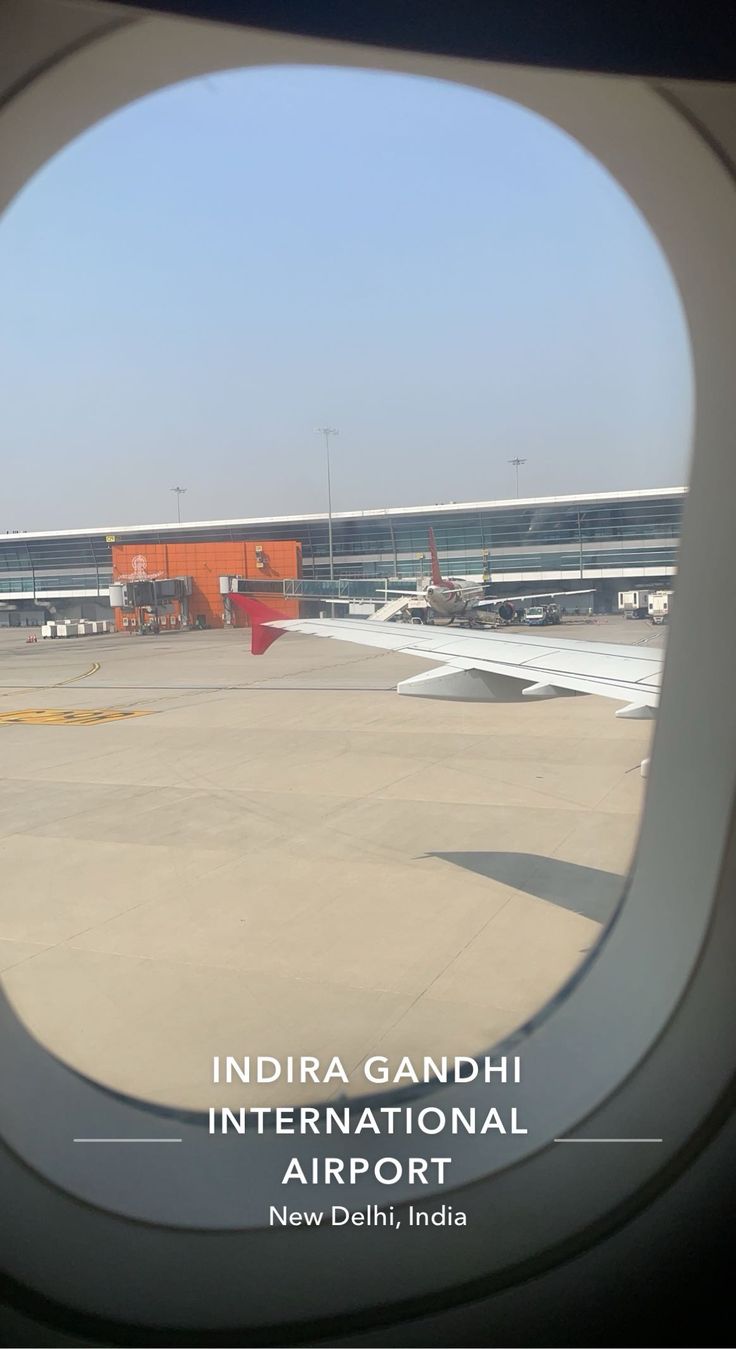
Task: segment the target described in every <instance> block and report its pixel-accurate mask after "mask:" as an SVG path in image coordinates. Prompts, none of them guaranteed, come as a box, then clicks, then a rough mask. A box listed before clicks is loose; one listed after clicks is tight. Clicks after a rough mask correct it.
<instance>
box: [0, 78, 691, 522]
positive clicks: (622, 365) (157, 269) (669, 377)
mask: <svg viewBox="0 0 736 1349" xmlns="http://www.w3.org/2000/svg"><path fill="white" fill-rule="evenodd" d="M0 284H1V285H2V290H3V295H4V305H3V316H2V320H0V332H1V333H2V353H3V358H2V365H1V368H2V384H1V386H0V387H1V388H2V402H3V411H4V440H5V447H6V459H7V461H8V467H7V469H6V473H5V479H4V484H3V485H4V489H5V490H4V494H3V511H2V514H0V532H4V531H8V532H12V531H15V530H18V531H22V532H35V531H40V530H54V529H65V528H66V529H75V528H85V527H88V526H89V527H94V526H95V524H96V523H97V522H100V521H102V522H103V523H104V522H105V521H108V522H109V523H110V525H117V526H121V525H122V524H124V523H131V524H137V523H140V524H144V523H146V524H147V523H164V522H173V521H175V520H176V502H175V500H174V496H173V494H172V493H171V490H170V489H171V488H172V487H173V486H175V485H180V486H183V487H186V488H187V492H186V495H185V496H184V497H183V498H182V516H183V520H184V521H186V520H187V519H188V520H191V521H192V522H194V521H198V520H210V519H237V518H252V517H268V516H281V515H301V514H312V513H317V512H321V513H323V512H324V511H325V510H326V485H325V471H324V447H323V443H322V441H321V438H320V437H319V436H318V435H317V434H316V432H315V429H314V428H315V427H318V426H321V425H330V426H334V427H337V428H338V429H339V435H338V436H336V437H334V438H333V439H332V442H331V459H332V489H333V509H334V510H335V511H336V512H337V511H358V510H368V509H386V508H400V507H402V506H409V505H411V506H418V505H427V506H431V505H433V504H436V503H443V504H447V503H449V502H451V501H455V502H458V503H461V502H472V501H484V500H485V501H489V500H513V499H515V495H516V490H515V481H514V469H513V467H512V466H511V465H510V464H509V463H508V460H510V459H512V458H514V457H516V456H518V457H520V458H524V459H526V460H527V462H526V463H525V464H524V465H523V466H522V467H521V470H520V484H519V495H520V498H522V499H524V498H528V499H535V498H538V497H545V496H558V495H568V494H578V493H590V492H608V491H625V490H637V489H641V490H645V489H652V488H656V487H668V486H673V487H677V486H681V485H683V484H684V483H686V481H687V477H688V471H687V466H688V457H689V443H690V435H691V423H692V415H693V391H692V372H691V368H690V357H689V348H688V340H687V334H686V329H685V323H684V319H683V315H682V311H681V307H680V302H679V298H678V296H677V293H676V290H675V286H674V283H673V281H672V278H671V275H670V273H669V269H668V267H667V264H666V261H665V260H664V258H663V256H662V253H661V250H660V248H659V246H658V244H657V243H656V241H655V240H654V238H653V236H652V235H651V233H650V231H649V230H648V227H647V226H646V224H645V223H644V221H643V220H642V218H641V217H640V215H639V213H638V211H637V210H636V208H635V207H634V206H633V205H632V204H631V202H630V201H629V200H628V198H627V197H626V196H625V194H624V193H623V191H622V190H621V189H620V188H619V187H618V186H617V185H616V184H615V182H614V181H613V180H612V179H611V177H610V176H609V175H608V174H607V172H606V171H605V170H604V169H603V168H601V166H600V165H599V164H597V162H596V161H595V160H593V159H592V158H591V156H590V155H589V154H588V153H587V152H586V151H584V150H583V149H582V148H581V147H580V146H579V145H578V144H577V143H576V142H574V141H573V140H571V139H570V138H569V137H568V136H566V135H564V134H563V133H562V132H560V131H558V130H557V129H556V128H555V127H553V126H551V125H550V124H548V123H546V122H545V121H544V120H543V119H541V118H539V117H538V116H536V115H534V114H532V113H530V112H528V111H526V110H524V109H522V108H519V107H517V106H516V105H514V104H512V103H510V102H508V101H507V100H504V99H501V98H496V97H491V96H489V95H486V94H483V93H480V92H478V91H475V90H470V89H466V88H464V87H461V86H455V85H451V84H449V83H443V82H440V81H435V80H423V79H419V78H416V77H404V76H398V75H389V74H386V73H375V72H367V71H358V70H355V71H350V70H333V69H329V70H327V69H314V68H274V69H261V70H252V71H234V72H231V73H228V74H225V75H217V76H213V77H208V78H207V79H206V80H201V79H199V80H195V81H190V82H187V83H186V84H182V85H178V86H175V87H173V88H171V89H168V90H164V91H161V92H160V93H157V94H155V95H153V96H151V97H149V98H146V99H142V100H140V101H139V102H137V103H135V104H133V105H132V106H131V107H129V108H127V109H124V110H122V111H121V112H119V113H116V114H115V115H114V116H112V117H110V118H108V119H106V120H105V121H104V122H102V123H101V124H99V125H98V126H97V127H94V128H92V129H91V130H90V131H88V132H87V133H85V134H84V135H83V136H81V137H80V138H78V139H77V140H76V141H74V142H73V143H72V144H71V145H70V146H68V147H67V148H66V149H65V150H64V151H63V152H62V153H61V154H60V155H58V156H56V157H55V158H54V159H53V160H52V161H51V162H50V163H49V164H48V165H47V166H46V167H45V168H44V169H43V170H41V171H40V172H39V173H38V174H37V175H36V176H35V178H34V179H33V180H32V181H31V182H30V183H29V184H28V185H27V186H26V188H25V189H24V191H23V192H22V193H21V194H20V195H19V197H18V198H17V199H16V200H15V202H14V203H13V204H12V205H11V207H10V208H9V210H8V211H7V212H6V214H5V216H4V217H3V219H2V221H0Z"/></svg>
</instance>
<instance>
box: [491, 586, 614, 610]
mask: <svg viewBox="0 0 736 1349" xmlns="http://www.w3.org/2000/svg"><path fill="white" fill-rule="evenodd" d="M593 594H595V591H593V590H541V591H539V593H538V594H536V595H496V597H495V599H485V600H478V603H477V604H474V605H473V608H474V609H481V608H483V606H485V605H491V604H508V603H509V602H510V601H511V600H551V599H553V598H554V596H555V595H562V596H567V595H593Z"/></svg>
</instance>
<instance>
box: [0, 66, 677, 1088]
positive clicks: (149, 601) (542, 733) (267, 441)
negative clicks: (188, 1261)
mask: <svg viewBox="0 0 736 1349" xmlns="http://www.w3.org/2000/svg"><path fill="white" fill-rule="evenodd" d="M51 219H53V221H54V227H53V229H50V228H49V223H48V222H49V220H51ZM0 245H2V247H1V248H0V272H1V273H2V288H3V293H4V295H5V297H6V298H5V302H4V306H3V317H2V327H3V333H4V338H5V342H6V344H7V348H8V353H7V357H6V359H5V363H4V372H3V378H4V381H5V388H4V392H3V402H4V407H5V411H6V417H7V419H8V424H9V426H10V428H11V431H10V434H11V436H12V439H13V442H14V444H15V446H16V449H17V459H16V462H15V466H14V468H13V470H12V473H11V474H9V475H8V479H7V482H6V484H5V487H6V491H5V496H4V503H3V505H4V511H5V514H6V520H5V526H6V528H7V529H8V530H9V531H10V530H11V529H13V528H15V527H19V528H22V531H23V533H24V535H25V537H24V538H22V540H20V541H19V539H18V537H17V535H15V534H14V535H13V537H12V540H11V541H9V542H7V541H6V542H4V541H3V539H2V538H0V660H2V663H3V665H2V670H3V673H2V676H0V683H2V698H1V699H0V702H1V707H0V724H1V728H2V736H3V773H4V782H3V784H2V824H3V836H2V840H1V841H0V856H2V860H3V874H4V876H5V878H6V884H5V885H4V894H3V898H2V900H0V952H1V953H2V961H3V966H4V970H3V976H2V977H3V987H4V989H5V991H6V993H7V996H8V998H9V999H10V1002H11V1004H12V1006H13V1007H14V1009H15V1010H16V1011H17V1013H18V1015H19V1016H20V1018H21V1019H22V1021H23V1022H24V1023H25V1025H26V1026H27V1027H28V1028H29V1029H30V1030H31V1031H32V1033H33V1034H34V1036H36V1037H37V1038H38V1039H39V1040H40V1041H41V1043H43V1044H44V1045H46V1046H47V1047H48V1048H50V1049H51V1050H52V1051H53V1052H54V1054H56V1055H57V1056H58V1057H59V1058H60V1059H61V1060H62V1061H63V1062H65V1063H67V1064H70V1065H72V1066H73V1067H74V1068H75V1069H77V1070H79V1071H80V1072H81V1073H83V1074H85V1075H86V1076H88V1077H89V1078H91V1079H94V1080H96V1081H99V1082H102V1083H103V1084H104V1085H106V1086H109V1087H112V1088H114V1089H116V1090H118V1091H120V1092H123V1093H126V1094H128V1095H131V1096H135V1097H141V1098H144V1099H148V1100H150V1101H154V1102H156V1103H158V1104H161V1105H165V1106H171V1107H185V1108H189V1109H194V1110H203V1109H205V1108H206V1107H207V1106H208V1105H209V1104H210V1103H211V1101H212V1071H211V1064H212V1059H213V1056H214V1055H217V1054H225V1055H234V1056H240V1057H241V1058H242V1057H243V1056H244V1055H246V1054H248V1053H250V1054H254V1053H262V1054H264V1055H271V1056H273V1057H275V1058H277V1059H285V1058H286V1057H288V1056H296V1057H298V1056H299V1055H302V1054H304V1055H313V1056H315V1057H316V1058H318V1059H320V1060H321V1061H323V1060H325V1059H329V1058H331V1057H332V1056H334V1055H337V1056H339V1058H340V1059H341V1061H342V1062H343V1063H344V1064H345V1065H347V1066H349V1068H350V1070H351V1072H355V1073H356V1075H357V1073H358V1070H359V1069H360V1067H361V1065H362V1064H364V1062H365V1060H366V1058H367V1057H368V1056H369V1055H371V1054H379V1055H384V1056H385V1057H386V1058H387V1059H388V1060H389V1061H390V1062H391V1063H392V1064H395V1063H398V1061H399V1060H400V1059H401V1058H402V1057H404V1056H406V1055H411V1056H413V1057H417V1056H418V1057H420V1058H421V1057H422V1056H423V1055H432V1056H434V1057H437V1058H442V1056H447V1057H449V1058H452V1056H454V1055H475V1054H478V1053H479V1052H481V1051H482V1050H484V1049H486V1048H487V1047H488V1046H492V1045H494V1044H497V1043H499V1042H501V1041H503V1040H504V1039H505V1038H506V1037H508V1036H509V1035H510V1034H511V1033H513V1032H514V1031H516V1030H517V1029H518V1028H519V1027H520V1026H522V1025H524V1024H525V1023H527V1022H528V1021H529V1020H530V1019H531V1018H533V1017H535V1016H536V1015H537V1014H538V1013H539V1012H540V1009H541V1008H543V1006H544V1005H545V1004H546V1003H547V1002H548V1001H549V1000H550V999H551V998H553V997H554V996H555V995H556V994H557V993H558V991H559V990H560V988H561V987H562V986H563V985H564V984H565V983H566V981H568V980H569V979H570V978H571V977H572V976H573V975H574V974H575V972H576V971H577V970H579V969H580V967H581V965H582V964H583V963H584V962H586V961H587V960H589V959H590V958H591V955H592V953H593V952H594V951H595V949H596V946H597V943H598V942H599V941H600V939H601V935H602V934H603V933H605V932H606V930H607V928H608V927H609V925H610V924H611V922H612V920H613V918H614V915H615V914H616V911H617V907H618V905H619V903H620V901H621V897H622V894H623V889H624V884H625V878H626V876H627V872H628V869H629V866H630V862H631V858H632V854H633V850H634V847H635V843H636V838H637V831H638V827H639V819H640V813H641V809H642V803H643V800H644V796H645V792H646V790H647V779H646V777H645V776H642V772H641V764H642V762H643V761H646V760H648V759H649V757H650V753H651V739H652V730H653V726H654V722H653V720H651V718H650V717H649V715H648V713H649V711H650V710H651V708H652V707H653V706H654V703H655V702H656V689H657V688H658V682H657V681H658V679H659V673H660V669H661V664H662V661H663V659H664V652H665V646H666V640H667V635H668V623H669V618H670V614H671V609H672V607H673V605H674V607H676V603H677V600H676V595H675V599H674V601H673V599H672V592H673V591H675V592H676V586H677V579H676V573H677V562H678V544H679V531H680V522H681V517H682V511H683V504H684V500H685V495H686V493H685V488H684V486H683V484H684V483H685V481H686V477H687V469H688V463H687V461H688V450H689V437H690V423H691V419H692V392H691V383H692V377H691V371H690V358H689V351H688V343H687V337H686V333H685V325H684V320H683V317H682V313H681V309H680V303H679V299H678V296H677V293H676V291H675V287H674V284H673V281H672V278H671V276H670V274H669V270H668V267H667V265H666V263H665V262H664V259H663V256H662V254H661V252H660V249H659V246H658V245H657V244H656V243H655V241H654V239H653V236H652V235H651V233H650V232H649V230H648V228H647V227H646V225H645V224H644V222H643V220H642V218H641V217H640V216H639V214H638V212H637V211H636V210H635V208H634V207H633V205H632V204H631V202H630V201H629V200H628V198H627V197H626V196H625V194H624V193H623V191H622V190H621V189H620V188H619V187H618V186H617V185H616V184H615V183H614V181H613V180H612V179H611V178H610V177H609V175H608V174H607V172H606V171H604V169H603V168H602V167H600V165H598V164H597V163H596V162H595V161H593V160H592V159H591V158H590V156H588V155H587V154H585V153H584V152H583V151H582V150H581V148H580V147H579V146H578V144H577V143H576V142H574V141H573V140H572V139H571V138H569V137H567V136H566V135H565V134H564V133H563V132H561V131H559V130H558V129H556V128H554V127H553V126H552V125H551V124H550V123H547V122H545V121H543V120H542V119H541V118H540V117H538V116H536V115H534V114H532V113H530V112H528V111H525V110H524V109H522V108H521V107H520V106H517V105H514V104H513V103H511V102H509V101H508V100H506V99H502V98H495V97H492V96H489V95H487V94H484V93H481V92H479V91H477V90H470V89H468V88H462V87H460V86H457V85H452V84H449V83H444V82H440V81H434V80H424V79H419V78H415V77H409V76H399V75H389V74H386V73H381V74H378V73H375V72H368V71H357V70H354V71H346V70H331V69H328V68H316V69H310V68H296V67H280V68H274V69H264V70H258V71H252V70H251V71H241V70H236V71H231V72H226V73H218V74H216V75H213V76H211V77H207V78H206V79H197V80H195V81H190V82H187V83H183V84H179V85H177V86H176V87H174V88H171V89H168V90H165V91H163V92H159V93H156V94H155V95H153V96H151V97H148V98H145V99H142V100H140V101H138V102H136V103H134V104H133V105H132V106H130V107H128V108H126V109H124V110H123V111H121V112H118V113H116V114H115V115H114V116H111V117H109V118H108V119H107V120H105V121H103V122H102V123H101V124H100V125H98V126H97V127H95V128H93V129H91V130H89V131H87V132H86V133H85V134H84V135H83V136H82V137H81V138H80V139H78V140H77V141H74V142H73V143H72V144H70V145H69V146H68V147H67V148H66V149H65V150H64V151H63V152H62V153H61V154H59V155H58V156H57V157H56V158H55V159H54V160H52V161H51V162H50V163H49V164H48V165H47V166H46V167H45V168H44V169H43V170H42V171H41V172H40V173H39V174H38V175H37V176H36V178H35V179H33V181H31V182H30V183H29V185H28V186H27V187H26V188H25V189H24V191H23V192H22V193H21V194H20V196H19V197H18V199H17V200H16V201H15V202H14V203H13V204H12V205H11V207H10V208H9V210H8V212H7V214H6V216H5V218H4V220H3V221H2V224H0ZM328 418H330V419H333V420H334V426H333V425H332V422H331V421H327V420H326V419H328ZM315 428H317V429H316V430H315ZM328 458H329V463H330V468H331V475H332V476H331V482H330V491H331V493H332V496H331V497H330V498H329V501H330V505H331V508H332V509H333V510H334V514H335V520H334V521H333V522H330V521H329V520H328V518H327V508H328V495H327V491H328V488H327V478H326V469H327V462H328ZM435 499H436V501H437V503H438V504H436V505H433V503H434V502H435ZM516 499H518V501H519V505H518V506H516V505H515V504H514V501H515V500H516ZM417 507H421V508H422V510H421V513H420V514H417V510H416V508H417ZM387 510H388V511H389V512H390V514H389V515H388V520H389V521H390V526H389V524H387V516H386V511H387ZM100 522H102V523H100ZM223 522H227V523H226V524H225V523H223ZM331 524H332V525H334V528H333V529H332V531H331V528H330V526H331ZM430 531H433V533H432V534H430ZM331 538H332V553H331V551H330V547H331V545H330V539H331ZM302 549H303V561H302V553H301V550H302ZM435 549H436V553H435ZM435 558H436V569H437V571H438V573H439V577H440V579H439V580H438V579H437V576H435V575H434V574H433V565H434V564H433V559H435ZM220 578H224V580H225V588H220ZM430 578H431V579H430ZM442 578H449V579H451V580H452V584H451V585H450V586H443V584H442ZM296 582H299V584H300V587H301V588H300V589H298V590H297V589H295V583H296ZM361 582H364V583H365V586H364V587H361V584H359V583H361ZM397 582H398V584H397ZM348 583H349V585H350V586H354V587H355V589H353V590H350V589H349V588H348ZM402 583H403V584H402ZM229 587H230V588H229ZM240 595H246V596H255V597H256V598H258V597H261V599H263V600H264V602H266V603H267V604H269V605H272V606H274V605H275V606H276V608H277V611H278V612H279V613H280V614H281V615H283V617H284V618H285V619H287V620H296V619H299V618H305V619H309V618H319V617H320V615H323V616H324V617H325V618H326V619H331V618H332V619H335V618H336V619H340V620H344V619H349V620H352V621H353V622H354V623H356V624H357V623H361V624H363V625H364V630H365V631H369V630H370V631H374V630H375V629H376V628H378V626H379V624H380V625H381V628H380V631H382V632H385V633H386V634H388V639H389V641H392V642H394V645H393V646H390V647H389V649H381V648H380V647H379V648H378V649H377V650H375V649H372V648H370V647H366V646H365V645H362V646H361V645H351V644H350V642H349V641H348V642H346V643H343V642H342V641H340V642H332V641H323V640H321V639H320V636H319V635H318V634H316V633H314V634H311V635H310V634H306V635H299V634H298V633H290V634H288V635H287V636H285V637H284V639H283V640H282V641H279V642H278V644H274V645H273V646H272V647H271V648H270V649H269V650H268V651H266V652H265V653H264V654H263V655H251V654H250V633H248V632H247V631H245V621H246V616H245V614H244V613H243V611H242V610H241V609H240V608H239V606H238V604H237V603H236V601H235V598H234V597H236V596H240ZM427 595H431V596H433V597H435V599H436V603H435V605H434V606H428V604H427V600H426V596H427ZM489 600H490V601H491V602H490V603H488V602H487V601H489ZM494 601H495V603H494ZM111 602H112V603H111ZM504 602H505V616H503V617H502V616H501V612H500V610H499V605H503V604H504ZM113 606H114V607H113ZM391 609H392V610H393V612H392V613H388V612H387V611H388V610H391ZM509 611H510V612H509ZM522 617H523V618H524V620H525V621H522ZM418 618H419V619H421V620H423V621H421V622H419V623H417V622H413V621H412V620H417V619H418ZM407 620H408V621H407ZM394 639H395V640H394ZM494 641H498V642H502V641H503V642H505V643H507V644H510V645H507V646H505V647H504V648H503V649H504V651H507V650H511V652H512V656H511V657H509V659H510V660H511V661H512V663H514V662H515V663H516V666H518V665H519V664H520V663H524V662H527V663H528V662H530V661H531V662H532V665H531V667H530V668H531V670H532V674H531V675H524V672H523V670H522V673H521V675H519V673H518V669H517V670H516V673H515V675H514V676H513V677H510V678H509V679H508V680H507V684H506V687H505V688H504V689H503V691H502V692H499V691H498V690H496V691H495V692H494V689H493V688H491V682H492V681H490V682H489V681H486V683H485V684H484V685H483V687H484V688H485V689H486V692H487V693H488V694H489V696H488V697H487V698H484V699H478V698H477V697H475V694H474V693H472V694H471V693H470V692H469V690H470V689H471V681H470V679H469V678H468V680H466V683H465V685H463V690H464V692H462V693H461V695H460V696H456V697H450V696H447V697H445V696H442V689H441V684H439V683H436V685H435V696H431V697H419V696H415V695H417V694H418V693H420V692H422V691H426V690H427V689H428V687H429V686H428V685H427V684H426V683H424V684H422V683H417V682H416V681H417V679H418V677H419V676H422V675H424V674H426V673H427V672H429V671H430V670H432V669H433V668H435V667H436V666H437V665H440V666H442V665H443V658H442V655H441V654H439V655H437V656H436V658H432V659H430V662H429V664H428V663H427V658H426V655H422V643H424V644H425V646H426V648H427V650H428V651H429V650H430V648H431V644H432V642H435V643H439V644H440V646H441V647H442V649H443V650H444V651H445V652H446V653H448V654H449V657H450V658H451V659H454V658H455V656H456V657H457V659H458V660H459V661H460V662H461V665H462V661H463V660H464V659H465V660H467V659H468V652H470V658H471V659H475V657H476V656H478V658H479V659H480V660H481V669H483V668H484V667H483V664H482V662H483V660H484V659H487V656H486V654H485V653H486V650H488V651H490V650H491V649H492V646H493V643H494ZM469 642H470V643H475V644H476V645H474V646H472V650H471V648H470V647H468V646H467V643H469ZM567 642H571V643H580V644H581V646H580V648H579V650H578V652H577V654H576V652H575V649H573V648H568V647H566V645H565V644H566V643H567ZM478 644H480V645H478ZM486 644H487V645H486ZM558 644H559V645H558ZM611 647H613V648H616V651H615V652H614V653H613V654H611V653H610V652H609V648H611ZM407 648H410V649H409V650H407ZM438 649H439V648H438ZM499 649H500V648H499ZM571 652H572V654H571ZM580 652H583V653H584V654H583V655H581V654H580ZM453 653H455V654H454V655H453ZM479 653H480V654H479ZM450 668H451V673H452V671H453V670H454V669H455V667H452V666H451V667H450ZM622 671H623V673H622ZM581 675H582V677H584V679H587V681H588V682H587V684H584V686H583V687H581V686H580V678H581ZM576 679H577V685H576V682H575V681H576ZM412 681H415V682H413V683H412ZM571 681H572V683H571ZM610 683H613V684H614V685H615V686H616V688H617V689H618V690H619V696H618V698H617V697H616V696H615V694H614V696H613V697H611V696H607V695H608V694H609V693H610V692H611V690H610V688H609V687H607V685H608V684H610ZM397 685H402V696H397V694H396V687H397ZM596 685H597V687H596ZM624 685H625V686H626V690H625V691H624V692H621V689H622V688H623V686H624ZM494 687H495V686H494ZM524 689H526V690H531V693H530V696H526V695H522V690H524ZM652 689H655V694H654V695H652ZM600 690H602V691H603V693H604V695H605V696H596V694H597V693H598V692H599V691H600ZM642 690H643V692H642ZM496 694H498V696H496ZM491 695H492V696H491ZM575 695H580V696H575ZM627 706H628V707H629V708H630V709H631V715H628V716H623V717H617V716H616V715H615V713H616V711H617V709H620V708H623V707H627ZM640 714H641V715H640ZM392 1085H395V1084H392V1083H391V1082H390V1081H376V1082H374V1083H371V1084H369V1086H368V1087H366V1083H365V1080H364V1079H360V1086H359V1087H356V1086H355V1085H354V1083H353V1082H351V1083H350V1084H349V1085H348V1088H347V1090H348V1094H351V1093H352V1094H360V1093H361V1092H363V1091H366V1090H370V1091H381V1090H386V1089H388V1088H389V1087H391V1086H392ZM340 1089H341V1088H340ZM337 1090H338V1088H337V1087H336V1084H335V1082H334V1081H328V1082H323V1081H308V1082H306V1083H299V1082H290V1081H286V1080H285V1079H284V1078H281V1079H280V1080H279V1081H278V1083H277V1084H276V1085H274V1083H273V1082H270V1081H269V1082H267V1083H265V1084H263V1085H261V1086H254V1085H253V1084H244V1083H243V1081H242V1080H241V1079H240V1078H238V1077H237V1076H236V1078H235V1080H234V1081H232V1082H231V1083H228V1084H223V1086H222V1091H221V1093H220V1095H221V1103H222V1104H228V1103H230V1102H236V1101H237V1102H238V1103H242V1102H245V1103H248V1104H250V1103H260V1102H266V1101H267V1102H268V1103H269V1104H274V1103H275V1104H281V1103H290V1102H294V1101H299V1102H312V1101H320V1102H324V1101H330V1100H332V1099H334V1097H335V1094H336V1091H337Z"/></svg>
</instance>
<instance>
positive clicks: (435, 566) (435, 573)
mask: <svg viewBox="0 0 736 1349" xmlns="http://www.w3.org/2000/svg"><path fill="white" fill-rule="evenodd" d="M429 556H430V557H431V559H432V569H431V572H430V575H431V577H432V585H436V586H440V585H442V579H443V578H442V572H441V571H440V564H439V560H438V558H437V544H436V543H435V541H434V530H433V528H432V526H431V525H430V526H429Z"/></svg>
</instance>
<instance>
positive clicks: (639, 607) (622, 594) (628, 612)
mask: <svg viewBox="0 0 736 1349" xmlns="http://www.w3.org/2000/svg"><path fill="white" fill-rule="evenodd" d="M618 608H619V613H622V614H623V615H624V618H647V617H648V615H649V591H648V590H619V592H618Z"/></svg>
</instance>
